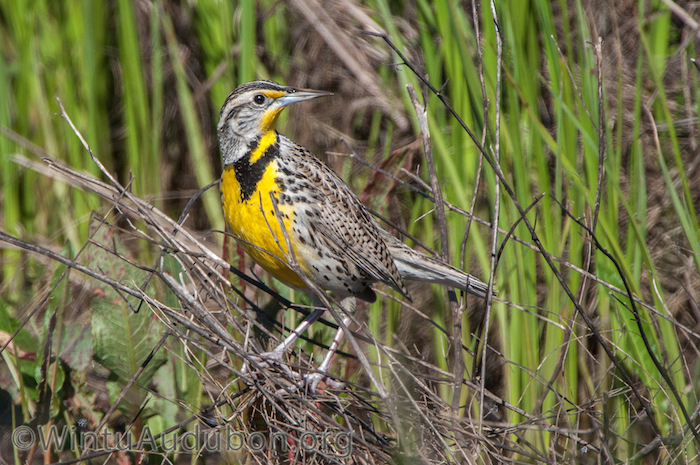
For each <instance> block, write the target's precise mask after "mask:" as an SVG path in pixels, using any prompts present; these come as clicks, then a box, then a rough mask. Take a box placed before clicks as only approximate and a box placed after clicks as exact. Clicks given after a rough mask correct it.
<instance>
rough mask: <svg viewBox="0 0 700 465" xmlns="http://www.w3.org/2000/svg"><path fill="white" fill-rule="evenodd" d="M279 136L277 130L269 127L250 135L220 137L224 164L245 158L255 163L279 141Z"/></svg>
mask: <svg viewBox="0 0 700 465" xmlns="http://www.w3.org/2000/svg"><path fill="white" fill-rule="evenodd" d="M277 137H278V134H277V131H275V130H274V129H269V130H267V131H264V132H260V133H258V134H255V135H251V136H249V137H223V138H220V141H221V144H222V146H221V154H222V156H223V162H224V166H226V165H231V164H233V163H236V162H237V161H239V160H242V159H243V158H247V159H248V160H249V162H250V163H255V162H256V161H257V160H258V159H259V158H260V157H262V156H263V155H264V154H265V151H266V150H267V149H268V148H269V147H270V146H271V145H272V144H274V143H275V142H276V141H277Z"/></svg>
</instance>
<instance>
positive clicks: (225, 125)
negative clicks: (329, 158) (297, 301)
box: [217, 81, 487, 388]
mask: <svg viewBox="0 0 700 465" xmlns="http://www.w3.org/2000/svg"><path fill="white" fill-rule="evenodd" d="M326 95H332V94H331V93H329V92H322V91H315V90H305V89H297V88H294V87H287V86H282V85H280V84H277V83H275V82H271V81H255V82H249V83H247V84H243V85H241V86H239V87H238V88H237V89H236V90H234V91H233V92H232V93H231V95H229V96H228V98H227V99H226V102H224V105H223V107H222V109H221V115H220V118H219V124H218V127H217V129H218V134H219V144H220V146H221V153H222V156H223V164H224V170H223V174H222V176H221V198H222V203H223V210H224V217H225V218H226V222H227V224H228V227H229V229H230V230H231V232H232V234H233V235H234V236H235V237H236V238H237V240H238V242H239V243H240V245H241V246H242V247H243V249H244V250H245V251H246V252H247V253H248V254H249V255H250V256H251V257H252V258H253V260H255V261H256V262H257V263H258V264H260V266H262V267H263V268H264V269H265V270H267V271H268V272H269V273H270V274H272V275H273V276H274V277H275V278H277V279H278V280H280V281H282V282H283V283H285V284H287V285H288V286H290V287H292V288H295V289H297V290H301V291H306V292H308V286H307V285H306V284H305V282H304V280H303V279H302V278H301V277H300V276H299V275H297V273H295V272H294V271H293V270H292V269H291V268H290V266H289V264H288V261H287V260H285V259H284V258H283V257H285V256H287V254H288V253H289V250H288V249H287V242H286V239H287V238H286V237H285V232H283V231H282V229H281V226H282V227H284V229H285V230H286V234H287V237H288V239H289V241H290V243H291V245H292V249H293V253H294V256H295V257H296V260H297V262H298V265H299V268H300V269H301V272H303V273H304V275H305V277H306V278H308V279H309V280H311V281H312V282H314V283H316V284H317V285H318V286H319V287H321V288H322V289H325V290H327V291H332V292H333V294H335V296H336V297H337V298H338V299H339V300H341V301H342V303H341V306H342V307H345V308H344V309H345V310H346V311H347V310H348V307H351V306H354V302H355V300H354V298H359V299H362V300H365V301H369V302H373V301H374V300H375V299H376V295H375V293H374V291H373V290H372V284H373V283H377V282H380V283H385V284H387V285H389V287H391V288H393V289H395V290H396V291H398V292H400V293H401V294H403V295H408V293H407V291H406V287H405V286H404V282H403V281H404V279H406V280H417V281H428V282H432V283H439V284H444V285H449V286H453V287H456V288H458V289H461V290H464V291H467V292H470V293H472V294H475V295H477V296H480V297H485V293H486V290H487V285H486V284H484V283H483V282H481V281H480V280H478V279H477V278H475V277H473V276H470V275H468V274H466V273H464V272H462V271H460V270H458V269H456V268H454V267H452V266H450V265H448V264H446V263H443V262H441V261H439V260H436V259H434V258H431V257H428V256H426V255H424V254H421V253H419V252H416V251H415V250H413V249H411V248H410V247H408V246H406V245H404V244H403V243H402V242H400V241H399V240H398V239H397V238H395V237H394V236H392V235H391V234H389V233H388V232H386V231H384V230H383V229H382V228H381V227H380V226H379V225H378V224H377V222H376V221H375V219H374V218H373V217H372V215H370V213H369V212H368V211H367V209H366V208H365V207H364V206H363V205H362V203H361V202H360V200H359V199H358V198H357V197H356V196H355V194H353V192H352V190H351V189H350V187H349V186H348V185H347V184H346V183H345V182H344V181H343V180H342V179H340V177H338V175H336V174H335V173H334V172H333V171H332V170H331V169H330V168H329V167H328V166H326V165H325V164H324V163H322V162H321V161H320V160H319V159H317V158H316V157H314V156H313V155H312V154H311V153H310V152H309V151H308V150H307V149H305V148H304V147H301V146H299V145H297V144H295V143H294V142H293V141H291V140H290V139H288V138H287V137H285V136H283V135H281V134H279V133H278V132H277V131H276V130H275V125H276V122H277V117H278V116H279V114H280V112H281V111H282V109H283V108H284V107H285V106H287V105H289V104H290V103H295V102H302V101H304V100H309V99H312V98H316V97H321V96H326ZM271 195H272V196H274V197H275V199H276V200H275V203H276V205H274V204H273V199H272V198H271ZM275 207H277V210H278V213H276V212H275ZM278 215H279V218H280V219H281V221H280V220H278ZM280 223H282V225H280ZM309 294H313V293H309ZM311 298H312V300H314V296H313V295H311ZM322 314H323V310H316V311H314V312H312V313H311V314H310V315H309V316H308V317H307V318H306V319H305V320H304V322H303V323H302V324H301V325H300V326H299V327H298V328H297V329H295V330H294V331H293V332H292V333H291V335H290V336H289V337H288V338H287V339H286V340H285V341H284V342H283V343H281V344H280V345H279V346H278V347H277V348H276V349H275V350H273V351H272V352H270V353H267V354H264V355H265V356H267V357H270V358H273V359H276V360H277V361H279V360H281V357H282V355H283V354H284V352H285V351H286V350H287V349H288V348H289V347H290V346H291V345H292V344H293V342H294V340H295V339H296V338H297V337H298V335H299V334H301V333H302V332H303V331H305V330H306V328H308V326H309V325H310V324H311V323H313V322H314V321H316V320H317V319H318V318H320V317H321V315H322ZM347 324H349V320H346V326H347ZM341 337H342V333H340V332H339V334H337V335H336V338H335V339H334V341H333V345H332V346H331V351H329V354H328V356H327V357H326V358H325V359H324V361H323V363H322V364H321V367H320V372H321V373H324V372H325V371H326V370H327V369H328V367H329V365H330V360H331V358H332V356H333V352H334V351H335V349H336V348H337V345H338V344H339V342H340V338H341ZM320 379H321V378H320V377H318V376H316V377H314V379H313V380H312V388H314V387H315V386H316V384H318V382H319V381H320Z"/></svg>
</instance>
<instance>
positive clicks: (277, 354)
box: [243, 308, 326, 378]
mask: <svg viewBox="0 0 700 465" xmlns="http://www.w3.org/2000/svg"><path fill="white" fill-rule="evenodd" d="M325 311H326V309H325V308H319V309H316V310H314V311H313V312H311V313H310V314H309V316H307V317H306V318H305V319H304V321H302V322H301V323H300V324H299V326H297V327H296V328H294V330H293V331H292V332H291V333H290V334H289V336H287V337H286V338H285V340H284V341H282V342H281V343H280V344H279V345H278V346H277V347H275V348H274V349H273V350H272V351H270V352H263V353H261V354H260V355H258V356H254V357H253V358H255V359H259V360H260V361H259V362H258V363H259V365H261V367H262V368H266V367H268V366H269V363H268V362H267V361H272V362H276V363H279V364H280V366H282V367H284V368H285V372H286V373H287V374H288V375H290V376H292V377H297V378H298V377H299V375H298V374H297V373H294V372H293V371H291V370H290V369H289V368H288V367H287V366H286V365H285V364H283V363H282V356H283V355H284V353H285V352H287V349H289V348H290V347H291V346H292V345H293V344H294V341H296V340H297V338H298V337H299V336H300V335H301V334H302V333H303V332H304V331H306V330H307V329H308V328H309V326H311V325H312V324H313V323H314V322H316V320H318V319H319V318H321V316H322V315H323V312H325ZM256 361H257V360H256ZM247 368H248V364H247V363H246V364H245V365H244V366H243V373H244V374H245V373H246V372H247V371H248V370H247Z"/></svg>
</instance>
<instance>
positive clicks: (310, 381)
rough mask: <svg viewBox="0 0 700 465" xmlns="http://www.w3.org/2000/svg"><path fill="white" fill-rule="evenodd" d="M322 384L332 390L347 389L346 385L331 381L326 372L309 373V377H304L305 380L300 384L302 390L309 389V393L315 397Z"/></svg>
mask: <svg viewBox="0 0 700 465" xmlns="http://www.w3.org/2000/svg"><path fill="white" fill-rule="evenodd" d="M321 383H323V384H325V385H326V386H328V387H330V388H331V389H342V388H344V387H345V383H343V382H341V381H336V380H334V379H331V378H330V377H329V376H328V373H326V372H316V373H309V374H308V375H306V376H304V379H303V380H302V381H300V382H299V383H298V384H299V387H300V388H301V389H307V390H308V392H309V393H311V394H312V395H315V394H316V392H317V389H318V385H319V384H321Z"/></svg>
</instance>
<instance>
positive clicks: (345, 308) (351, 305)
mask: <svg viewBox="0 0 700 465" xmlns="http://www.w3.org/2000/svg"><path fill="white" fill-rule="evenodd" d="M356 304H357V301H356V299H355V298H354V297H346V298H345V299H343V301H342V302H341V303H340V306H341V310H342V312H343V325H344V326H345V327H346V328H347V327H348V326H349V325H350V323H351V322H352V320H351V319H350V317H349V316H347V315H348V314H349V313H354V312H355V306H356ZM344 334H345V333H344V331H343V328H342V327H340V328H338V330H337V331H336V333H335V336H333V342H331V345H330V347H329V348H328V353H327V354H326V356H325V358H324V359H323V362H321V365H320V366H319V367H318V371H316V372H315V373H311V374H309V375H307V376H306V377H305V378H304V384H305V385H306V386H308V387H309V390H310V391H311V392H315V391H316V388H317V387H318V385H319V384H320V383H321V381H325V382H326V383H327V384H332V387H333V388H336V389H340V388H341V387H342V386H343V384H344V383H340V382H335V381H333V382H332V383H331V382H330V379H329V378H328V370H329V369H330V367H331V364H332V363H333V358H334V357H335V353H336V351H337V350H338V346H340V342H341V341H342V340H343V336H344Z"/></svg>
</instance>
